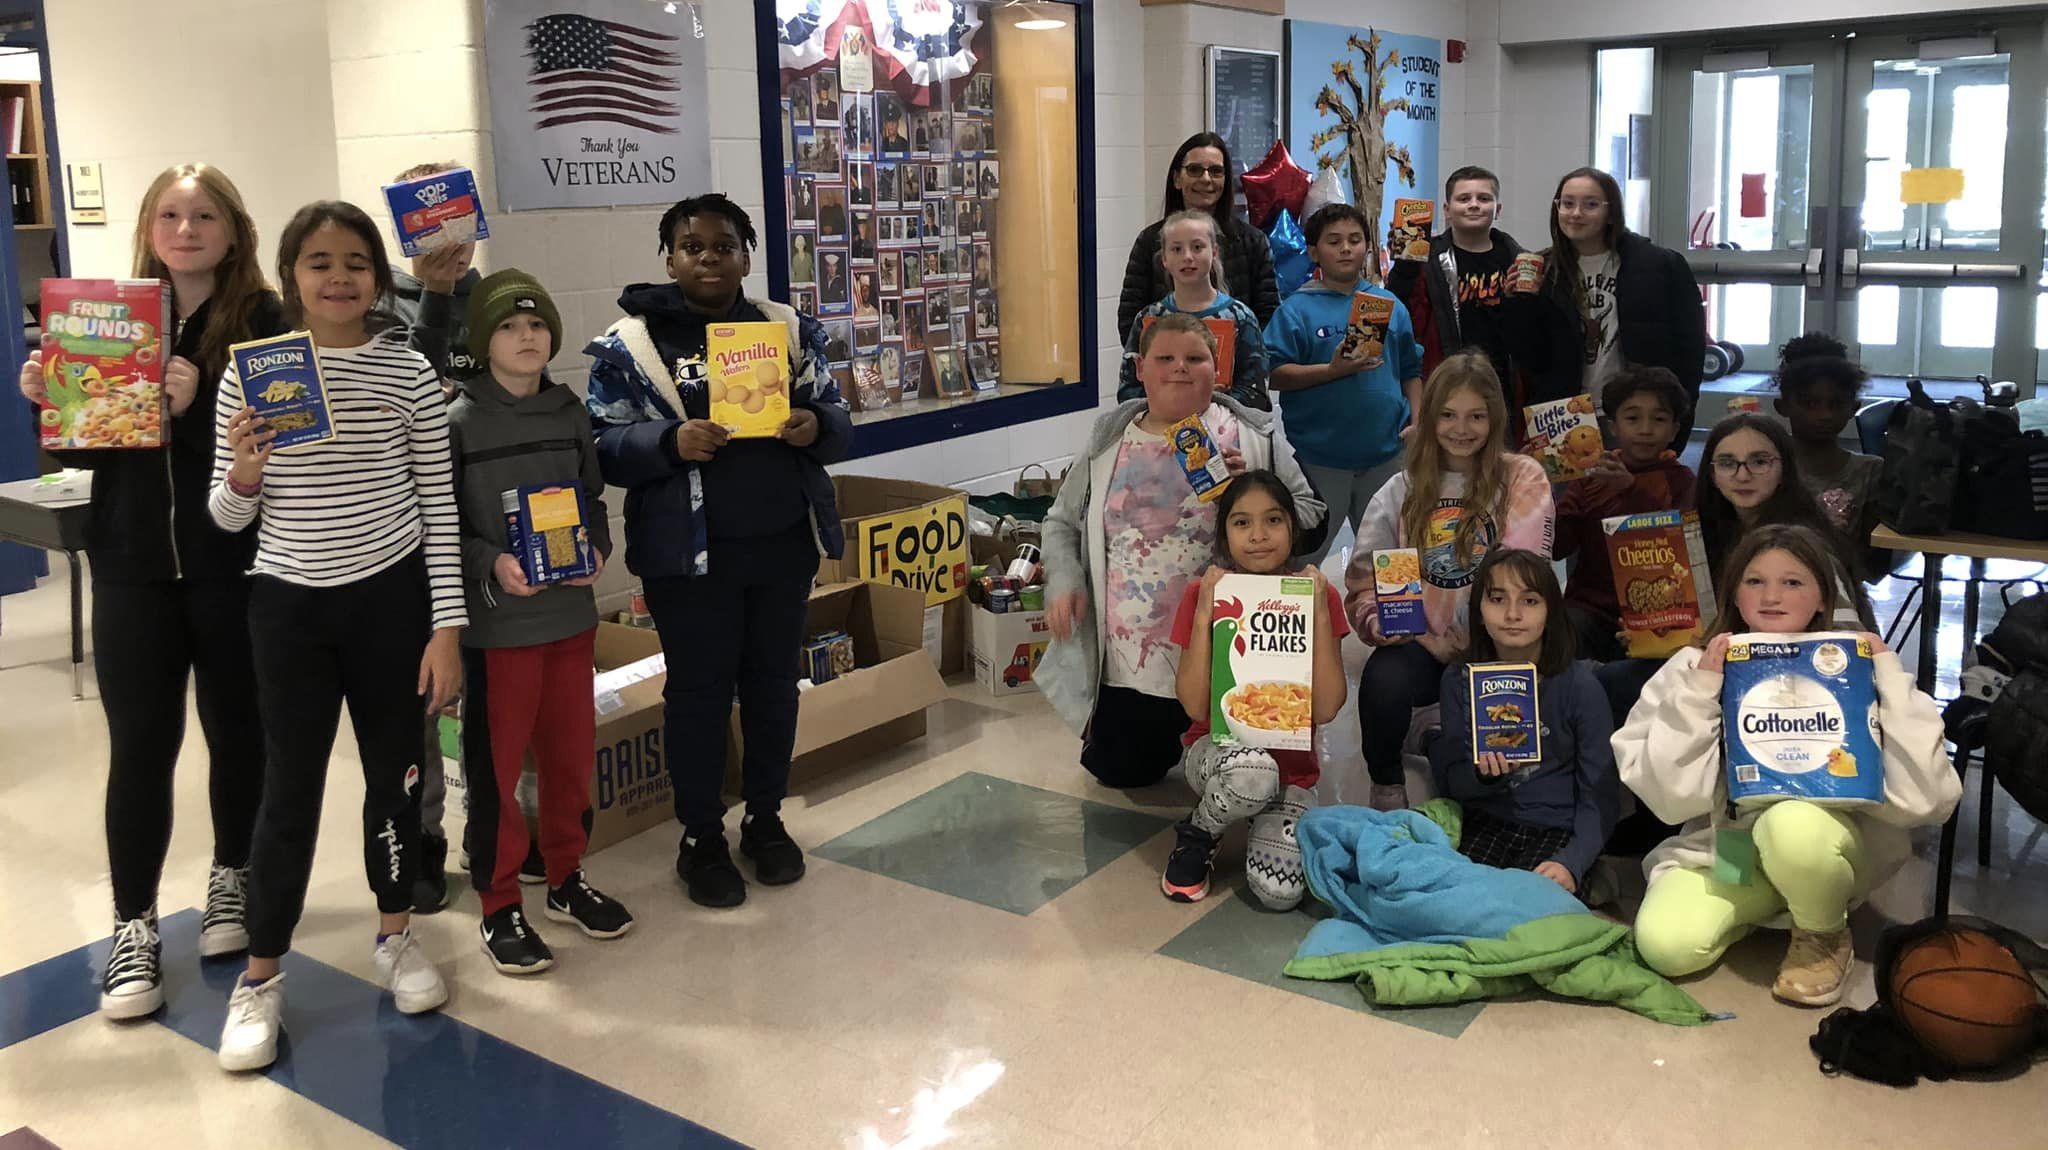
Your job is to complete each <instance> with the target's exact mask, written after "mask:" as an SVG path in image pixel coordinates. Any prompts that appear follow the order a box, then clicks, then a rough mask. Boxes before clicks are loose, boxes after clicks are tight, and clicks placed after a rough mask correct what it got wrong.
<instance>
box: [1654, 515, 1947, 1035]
mask: <svg viewBox="0 0 2048 1150" xmlns="http://www.w3.org/2000/svg"><path fill="white" fill-rule="evenodd" d="M1723 571H1724V573H1726V574H1728V575H1730V576H1732V577H1730V578H1727V579H1725V580H1724V582H1723V585H1722V588H1721V595H1720V612H1719V615H1718V616H1717V618H1718V620H1719V621H1718V623H1717V624H1716V626H1715V628H1714V632H1713V634H1712V635H1711V636H1710V637H1709V638H1708V639H1707V641H1706V643H1705V645H1704V647H1688V648H1686V649H1684V650H1682V651H1680V652H1678V653H1677V654H1676V655H1673V656H1672V657H1671V659H1670V661H1669V662H1667V663H1665V664H1664V667H1663V668H1662V669H1661V670H1659V671H1658V672H1657V674H1656V676H1655V677H1654V678H1652V679H1651V680H1650V682H1649V685H1648V686H1646V687H1645V688H1644V689H1643V695H1642V698H1641V700H1640V701H1638V702H1637V703H1636V705H1635V708H1634V709H1633V710H1631V711H1630V712H1629V716H1628V721H1627V722H1626V723H1625V724H1623V726H1622V728H1621V729H1620V730H1619V731H1616V732H1615V733H1614V761H1615V764H1616V766H1617V767H1619V768H1620V772H1621V780H1622V782H1623V783H1625V784H1627V786H1628V787H1629V789H1630V790H1632V791H1634V792H1635V793H1636V796H1637V797H1638V798H1639V799H1641V800H1642V801H1643V802H1644V803H1645V804H1646V805H1647V806H1648V807H1649V808H1650V809H1651V810H1652V811H1653V812H1655V813H1656V815H1657V817H1658V818H1660V819H1662V820H1664V821H1665V822H1668V823H1682V824H1684V825H1683V827H1681V829H1680V831H1679V833H1678V834H1677V835H1676V836H1674V837H1672V838H1670V839H1667V840H1666V841H1665V842H1664V843H1663V844H1662V845H1660V846H1659V847H1657V849H1656V850H1654V851H1652V852H1650V855H1649V857H1648V858H1646V859H1644V860H1643V867H1644V870H1645V872H1646V873H1647V874H1648V876H1649V879H1650V889H1649V893H1648V894H1647V895H1646V896H1645V897H1644V899H1643V907H1642V910H1641V911H1640V912H1638V913H1637V916H1636V927H1635V930H1636V946H1637V949H1638V950H1639V951H1640V952H1641V954H1642V956H1643V959H1644V961H1646V962H1648V963H1649V964H1650V966H1652V967H1653V968H1655V969H1656V970H1657V971H1659V972H1660V973H1662V974H1666V975H1670V976H1674V977H1675V976H1678V975H1683V974H1691V973H1693V972H1695V971H1699V970H1704V969H1706V968H1707V967H1710V966H1712V965H1713V964H1714V963H1715V962H1717V961H1719V960H1720V958H1721V954H1722V952H1723V951H1725V950H1727V948H1728V947H1729V945H1730V944H1732V943H1734V942H1735V941H1736V940H1738V939H1740V938H1742V937H1743V936H1744V935H1746V934H1748V933H1749V932H1750V930H1752V929H1753V928H1755V927H1758V926H1771V927H1782V926H1785V925H1789V926H1790V927H1791V929H1792V942H1791V946H1790V948H1789V950H1788V951H1787V953H1786V955H1785V960H1784V962H1783V964H1782V965H1781V966H1780V967H1779V969H1778V978H1777V982H1776V984H1775V985H1774V986H1773V987H1772V988H1771V989H1772V993H1773V994H1775V995H1777V996H1778V998H1780V999H1782V1000H1783V1001H1786V1002H1791V1003H1796V1004H1799V1005H1802V1006H1826V1005H1829V1004H1831V1003H1833V1002H1835V1001H1837V1000H1839V999H1840V998H1841V997H1842V991H1843V988H1844V986H1845V985H1846V983H1847V981H1848V977H1849V971H1850V970H1851V968H1852V967H1853V966H1854V963H1855V955H1854V952H1853V951H1852V950H1851V947H1850V939H1849V925H1848V914H1849V908H1850V907H1852V906H1854V905H1855V904H1857V903H1859V902H1861V901H1863V900H1864V899H1865V898H1867V897H1869V894H1870V892H1871V891H1872V890H1874V889H1876V888H1877V887H1878V886H1880V885H1881V884H1883V882H1884V881H1885V880H1886V879H1887V878H1890V877H1891V875H1892V874H1893V873H1894V872H1896V871H1897V870H1898V869H1899V867H1900V866H1901V865H1902V864H1903V863H1904V862H1905V861H1906V857H1907V855H1908V854H1909V853H1910V852H1911V844H1910V842H1909V839H1908V836H1907V830H1908V828H1911V827H1918V826H1931V825H1934V824H1938V823H1940V822H1942V821H1944V820H1946V819H1947V818H1948V815H1949V812H1950V811H1952V810H1954V809H1955V805H1956V802H1957V801H1958V800H1959V799H1961V798H1962V784H1961V782H1960V781H1959V780H1958V779H1957V778H1956V773H1955V771H1954V770H1953V769H1952V768H1951V767H1950V765H1949V759H1948V753H1947V751H1946V750H1945V749H1944V746H1943V741H1942V738H1943V737H1942V727H1941V713H1940V712H1939V711H1938V710H1936V708H1935V705H1934V700H1933V699H1930V698H1928V697H1927V696H1926V695H1925V694H1923V693H1922V692H1921V691H1920V690H1919V689H1918V688H1916V687H1915V686H1914V683H1913V677H1912V676H1911V675H1910V674H1908V673H1907V672H1906V669H1905V668H1904V667H1903V666H1902V665H1901V664H1900V663H1899V658H1898V656H1897V655H1894V654H1893V653H1891V652H1890V651H1889V650H1887V649H1886V648H1885V646H1884V643H1883V641H1882V640H1880V639H1879V638H1878V637H1877V636H1876V635H1873V634H1868V633H1865V634H1863V635H1862V636H1861V638H1862V639H1863V640H1864V641H1865V642H1867V643H1868V644H1869V645H1870V647H1871V649H1872V650H1873V651H1875V652H1876V664H1877V666H1876V672H1877V674H1876V685H1877V707H1878V724H1879V729H1880V731H1881V732H1882V735H1881V738H1882V744H1883V756H1884V804H1883V805H1882V806H1880V807H1875V808H1869V809H1859V810H1836V809H1829V808H1827V807H1822V806H1819V805H1816V804H1814V803H1811V802H1806V801H1803V800H1798V799H1788V800H1784V801H1781V802H1778V803H1775V804H1773V805H1771V806H1768V807H1765V808H1764V809H1763V810H1762V811H1761V812H1753V811H1752V812H1747V813H1743V814H1740V815H1738V814H1736V813H1734V811H1733V809H1732V808H1731V807H1730V805H1729V802H1728V787H1727V782H1726V777H1725V773H1724V766H1723V754H1722V732H1721V687H1722V665H1723V660H1724V658H1725V657H1726V655H1727V651H1728V643H1729V637H1730V635H1731V633H1733V632H1736V631H1760V632H1765V633H1770V634H1795V633H1799V632H1804V631H1821V630H1827V629H1829V626H1830V621H1831V619H1832V618H1833V616H1834V613H1835V611H1836V610H1837V609H1838V608H1839V607H1840V606H1841V603H1840V600H1841V598H1842V590H1841V588H1842V585H1843V580H1842V578H1841V573H1840V570H1839V567H1838V565H1837V563H1836V561H1835V560H1834V559H1832V558H1831V557H1830V554H1829V551H1828V549H1827V547H1826V545H1825V544H1824V543H1823V542H1822V539H1821V537H1820V536H1819V534H1817V533H1816V532H1814V531H1813V530H1811V529H1809V528H1805V527H1793V526H1768V527H1760V528H1757V529H1755V530H1753V531H1751V532H1750V533H1749V534H1748V535H1746V536H1744V537H1743V539H1742V541H1741V543H1740V544H1739V545H1737V547H1736V548H1735V550H1734V551H1733V553H1732V554H1730V556H1729V558H1728V565H1727V566H1726V567H1725V568H1723ZM1844 718H1845V720H1846V721H1847V722H1848V723H1849V724H1850V725H1852V726H1853V725H1854V724H1855V723H1856V722H1858V721H1859V720H1860V716H1854V715H1850V716H1845V717H1844ZM1717 859H1718V860H1719V862H1720V863H1721V868H1720V874H1719V875H1717V873H1716V865H1715V864H1716V860H1717ZM1735 877H1739V878H1741V879H1742V880H1743V881H1739V882H1736V881H1723V880H1724V879H1725V878H1735Z"/></svg>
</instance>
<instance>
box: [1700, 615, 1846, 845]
mask: <svg viewBox="0 0 2048 1150" xmlns="http://www.w3.org/2000/svg"><path fill="white" fill-rule="evenodd" d="M1721 731H1722V738H1723V741H1724V743H1725V744H1726V748H1727V763H1728V799H1729V801H1730V802H1733V803H1734V804H1735V805H1736V806H1737V807H1738V808H1749V807H1758V806H1764V805H1767V804H1770V803H1775V802H1782V801H1783V800H1785V799H1804V800H1806V801H1807V802H1812V803H1818V804H1820V805H1822V806H1831V807H1870V806H1877V805H1880V804H1882V803H1883V802H1884V757H1883V752H1882V751H1881V749H1880V747H1881V746H1882V741H1881V739H1880V736H1879V732H1878V725H1877V682H1876V678H1875V665H1874V663H1873V662H1872V654H1871V649H1870V644H1869V643H1868V642H1866V641H1865V640H1863V639H1862V638H1861V637H1859V636H1856V635H1852V634H1848V633H1846V632H1816V633H1811V634H1799V635H1762V634H1752V635H1735V636H1732V637H1731V638H1730V639H1729V642H1728V656H1727V659H1726V661H1725V662H1724V663H1723V665H1722V680H1721Z"/></svg>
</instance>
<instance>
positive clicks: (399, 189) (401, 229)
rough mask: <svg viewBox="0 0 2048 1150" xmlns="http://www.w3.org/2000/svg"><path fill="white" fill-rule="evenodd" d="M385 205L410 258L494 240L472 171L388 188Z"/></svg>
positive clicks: (457, 170)
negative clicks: (452, 247)
mask: <svg viewBox="0 0 2048 1150" xmlns="http://www.w3.org/2000/svg"><path fill="white" fill-rule="evenodd" d="M384 202H385V203H386V204H388V205H390V207H391V222H392V224H393V225H394V226H395V228H396V230H397V232H398V246H399V247H400V248H401V249H403V250H404V252H405V254H406V255H408V256H417V255H423V254H425V253H427V252H431V251H434V250H435V249H437V248H444V247H447V246H448V245H450V244H465V243H469V242H471V241H473V240H484V239H489V238H490V236H491V226H490V224H489V223H488V222H486V221H485V220H484V198H483V197H482V196H481V195H478V194H477V190H476V176H475V174H474V173H472V172H471V171H470V170H469V169H468V168H454V169H452V170H450V171H446V172H435V173H434V174H433V175H431V176H421V177H420V178H419V179H416V180H405V181H403V182H400V183H396V184H386V185H384Z"/></svg>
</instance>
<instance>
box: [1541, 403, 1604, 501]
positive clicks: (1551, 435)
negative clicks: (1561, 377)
mask: <svg viewBox="0 0 2048 1150" xmlns="http://www.w3.org/2000/svg"><path fill="white" fill-rule="evenodd" d="M1522 416H1523V424H1524V426H1525V428H1526V429H1527V430H1526V432H1525V438H1524V439H1523V440H1522V454H1524V455H1526V456H1528V457H1529V458H1531V459H1534V460H1535V461H1536V462H1538V463H1541V464H1542V465H1543V470H1544V471H1545V472H1547V473H1549V475H1550V481H1551V482H1552V483H1567V482H1570V481H1571V480H1574V479H1578V478H1580V477H1581V476H1583V475H1585V474H1586V472H1588V471H1590V470H1592V467H1593V465H1594V464H1595V463H1598V462H1600V453H1601V452H1603V451H1605V450H1606V449H1607V445H1606V443H1604V442H1603V441H1602V440H1601V438H1600V417H1599V416H1597V415H1595V414H1593V397H1592V396H1590V395H1585V394H1579V395H1574V396H1572V397H1570V398H1569V399H1553V400H1550V401H1548V402H1546V403H1532V404H1530V405H1529V406H1527V407H1525V408H1523V409H1522Z"/></svg>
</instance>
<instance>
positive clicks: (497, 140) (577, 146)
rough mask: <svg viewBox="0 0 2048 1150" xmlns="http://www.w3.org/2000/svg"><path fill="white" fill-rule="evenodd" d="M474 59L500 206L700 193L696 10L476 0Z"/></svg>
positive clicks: (703, 180)
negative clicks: (484, 88)
mask: <svg viewBox="0 0 2048 1150" xmlns="http://www.w3.org/2000/svg"><path fill="white" fill-rule="evenodd" d="M484 58H485V69H486V71H487V72H488V74H489V78H490V93H491V131H492V141H491V143H492V151H493V152H494V153H495V154H496V157H497V173H498V198H499V200H500V201H501V202H502V204H503V206H504V207H505V208H507V209H509V210H523V209H527V208H586V207H610V206H615V205H631V204H666V203H672V202H674V201H676V200H678V199H681V198H683V197H684V196H687V195H691V194H693V193H696V192H703V191H708V190H710V188H711V125H710V121H709V117H708V110H707V105H706V92H705V89H706V80H705V70H706V60H705V51H704V30H703V27H702V26H701V24H699V22H698V21H697V19H696V17H695V15H694V5H688V4H682V5H674V6H669V5H662V4H650V3H648V2H647V0H486V3H485V5H484Z"/></svg>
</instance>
